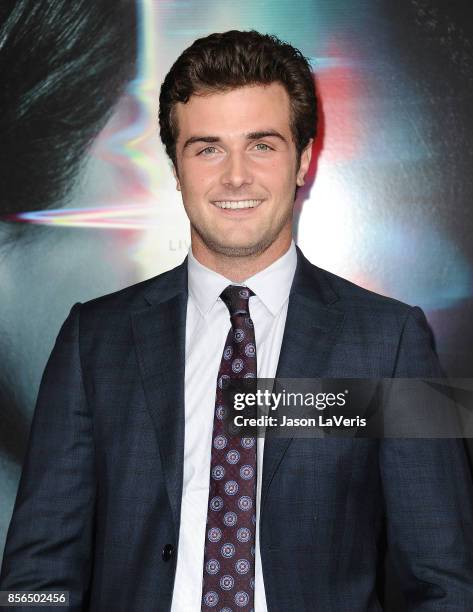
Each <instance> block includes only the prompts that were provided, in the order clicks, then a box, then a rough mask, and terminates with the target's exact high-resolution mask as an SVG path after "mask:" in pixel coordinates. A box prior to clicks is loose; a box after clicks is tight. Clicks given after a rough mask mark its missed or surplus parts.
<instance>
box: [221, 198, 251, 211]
mask: <svg viewBox="0 0 473 612" xmlns="http://www.w3.org/2000/svg"><path fill="white" fill-rule="evenodd" d="M262 201H263V200H215V201H214V202H212V204H213V205H214V206H216V207H217V208H230V209H231V210H240V209H241V208H256V207H257V206H259V205H260V204H261V202H262Z"/></svg>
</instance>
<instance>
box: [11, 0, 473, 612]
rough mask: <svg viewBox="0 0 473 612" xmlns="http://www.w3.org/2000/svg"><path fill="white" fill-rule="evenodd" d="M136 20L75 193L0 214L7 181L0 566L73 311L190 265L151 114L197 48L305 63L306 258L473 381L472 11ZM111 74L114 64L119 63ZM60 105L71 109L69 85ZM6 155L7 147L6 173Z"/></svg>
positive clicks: (393, 9)
mask: <svg viewBox="0 0 473 612" xmlns="http://www.w3.org/2000/svg"><path fill="white" fill-rule="evenodd" d="M22 1H23V0H22ZM25 1H26V0H25ZM10 4H11V3H10ZM13 4H14V3H13ZM19 4H21V2H20V3H19ZM26 4H27V2H26ZM112 4H113V3H110V2H108V1H106V0H96V2H95V4H94V9H93V10H94V11H98V12H100V11H102V12H103V14H104V15H106V13H107V11H110V10H112V11H119V10H122V9H121V8H118V7H119V6H122V4H123V3H115V8H113V6H112ZM130 6H131V7H132V9H133V10H134V11H135V15H136V23H135V22H134V21H133V20H130V21H129V26H128V27H129V36H130V40H132V41H133V45H132V49H133V53H135V54H136V58H135V59H136V70H135V72H134V76H133V75H132V76H131V78H130V79H127V83H126V84H125V89H124V93H123V94H122V95H121V94H120V95H119V96H118V98H117V100H114V101H113V104H115V103H116V105H114V106H113V113H112V115H111V116H110V118H109V119H108V120H107V122H106V124H105V125H104V127H103V128H101V129H100V130H99V131H98V133H97V134H96V135H95V136H96V138H95V139H92V140H93V142H92V144H91V148H90V150H89V151H88V153H87V155H86V157H85V158H84V160H83V163H82V164H80V165H77V167H74V173H73V174H74V176H73V177H71V178H70V186H69V188H68V190H67V193H65V194H64V196H63V197H61V198H58V197H55V198H53V199H51V200H49V201H45V199H44V198H43V197H41V194H38V198H37V200H35V198H34V191H35V185H34V184H32V185H31V189H30V191H32V192H33V196H31V194H30V197H29V199H28V205H26V204H25V202H24V201H23V199H22V197H20V196H19V197H18V198H16V199H15V201H14V204H13V205H12V204H11V202H10V203H9V205H8V206H6V205H5V202H4V200H3V199H2V193H1V187H2V184H3V181H5V180H6V178H5V177H4V176H3V175H2V177H1V180H2V183H1V184H0V216H1V220H0V363H1V366H0V551H2V550H3V544H4V538H5V534H6V529H7V526H8V522H9V520H10V516H11V510H12V507H13V502H14V497H15V494H16V488H17V484H18V479H19V475H20V469H21V462H22V458H23V456H24V452H25V447H26V442H27V436H28V429H29V424H30V421H31V416H32V412H33V409H34V401H35V397H36V393H37V390H38V386H39V382H40V378H41V374H42V371H43V368H44V366H45V363H46V360H47V357H48V355H49V352H50V350H51V348H52V345H53V343H54V340H55V337H56V335H57V333H58V330H59V327H60V325H61V323H62V321H63V320H64V318H65V317H66V316H67V314H68V312H69V309H70V307H71V306H72V305H73V303H75V302H76V301H85V300H88V299H91V298H93V297H96V296H99V295H102V294H105V293H109V292H111V291H114V290H117V289H120V288H122V287H125V286H127V285H129V284H132V283H135V282H138V281H140V280H143V279H146V278H149V277H151V276H154V275H156V274H159V273H160V272H162V271H164V270H167V269H169V268H171V267H173V266H175V265H177V264H179V263H180V262H181V261H182V260H183V258H184V257H185V255H186V253H187V250H188V248H189V231H188V227H187V219H186V217H185V214H184V211H183V207H182V204H181V201H180V195H179V193H178V192H177V191H176V190H175V187H174V181H173V179H172V174H171V170H170V164H169V161H168V159H167V158H166V156H165V154H164V150H163V149H162V146H161V143H160V140H159V133H158V124H157V112H158V94H159V86H160V83H161V81H162V79H163V77H164V75H165V74H166V72H167V71H168V69H169V68H170V66H171V64H172V63H173V61H174V60H175V59H176V57H177V56H178V54H179V53H180V52H181V51H182V50H183V49H184V48H185V47H187V46H188V45H189V44H190V43H191V42H192V41H193V40H194V39H195V38H198V37H201V36H204V35H207V34H209V33H211V32H214V31H225V30H229V29H256V30H259V31H261V32H267V33H272V34H275V35H277V36H278V37H279V38H281V39H283V40H287V41H289V42H290V43H292V44H293V45H295V46H296V47H298V48H299V49H300V50H301V51H302V52H303V53H304V55H306V56H307V57H308V58H310V61H311V64H312V66H313V69H314V78H315V81H316V84H317V87H318V90H319V98H320V109H321V116H322V120H321V129H320V135H319V138H318V140H317V142H316V144H315V147H316V149H317V152H318V155H317V156H316V157H317V161H316V163H314V164H313V165H312V168H311V180H310V181H309V182H308V184H307V185H306V187H305V188H304V189H303V190H301V191H300V193H299V195H298V200H297V202H296V215H297V223H296V226H295V237H296V241H297V243H298V244H299V246H300V247H301V248H302V250H303V251H304V253H305V255H306V256H307V257H308V258H309V259H310V260H311V261H312V262H313V263H315V264H316V265H318V266H320V267H322V268H326V269H328V270H330V271H332V272H334V273H336V274H339V275H341V276H343V277H345V278H347V279H349V280H351V281H353V282H355V283H358V284H360V285H362V286H364V287H366V288H368V289H372V290H374V291H376V292H379V293H382V294H384V295H388V296H391V297H395V298H397V299H399V300H402V301H405V302H408V303H409V304H412V305H419V306H421V307H422V308H423V309H424V310H425V312H426V314H427V316H428V319H429V322H430V324H431V326H432V329H433V331H434V334H435V338H436V342H437V350H438V352H439V355H440V358H441V361H442V364H443V366H444V368H445V370H446V371H447V373H449V374H451V375H452V376H456V377H469V376H471V370H472V369H473V363H472V356H473V322H472V312H473V309H472V292H473V239H472V232H473V209H472V206H471V201H472V199H473V173H472V158H473V117H472V114H471V108H472V102H473V99H472V92H473V20H472V19H471V6H470V4H469V2H467V0H452V1H451V2H449V3H446V2H442V1H441V0H400V1H399V2H396V3H393V2H391V1H390V0H382V1H379V0H356V2H355V1H353V0H352V1H350V0H300V1H299V2H292V1H289V0H260V1H258V2H254V1H250V0H239V1H238V2H234V1H233V0H219V1H216V0H137V2H136V5H135V3H134V2H133V0H127V9H125V10H130ZM91 10H92V9H91ZM4 11H5V15H6V14H7V12H8V11H7V10H6V9H2V12H4ZM4 18H5V16H4ZM0 27H1V24H0ZM97 35H99V34H97ZM104 35H105V33H104ZM1 44H2V43H0V66H1V65H2V61H3V62H4V61H5V57H4V55H5V53H4V49H3V48H2V46H1ZM27 46H28V40H27V39H25V41H24V48H25V52H26V49H27ZM16 53H17V54H18V57H19V58H20V57H21V54H22V48H21V46H18V45H17V47H16ZM2 54H3V57H2ZM101 57H102V60H103V59H105V60H106V61H109V63H110V66H112V67H113V65H114V62H117V56H115V55H114V54H113V53H111V54H109V56H106V55H105V56H104V55H103V54H102V56H101ZM9 61H10V62H11V58H9ZM93 62H94V57H93V56H91V57H88V58H87V64H88V65H89V67H90V65H93ZM3 74H4V73H3V70H2V75H3ZM26 77H27V75H26V74H25V77H24V78H26ZM16 78H18V75H17V76H16ZM20 78H21V75H20ZM6 85H7V88H8V83H7V84H6ZM105 85H106V84H104V87H105ZM62 87H63V88H65V90H66V92H67V87H68V77H67V75H66V77H65V78H64V80H63V84H62ZM2 100H3V103H4V104H7V103H11V100H10V101H9V100H8V98H2ZM94 100H95V98H94V96H93V95H92V96H91V97H90V99H89V100H87V104H88V105H92V106H93V104H94ZM58 103H60V100H59V101H58ZM0 110H2V113H3V111H4V110H5V109H0ZM33 145H34V143H29V144H28V141H27V140H26V141H25V140H24V141H23V142H22V147H23V149H24V148H25V147H26V148H28V146H31V147H33ZM0 147H2V145H1V144H0ZM9 155H13V153H11V152H10V153H9V151H6V150H5V149H4V147H3V148H2V156H1V158H0V162H1V163H0V166H3V168H5V163H6V162H7V161H8V163H10V164H11V163H12V160H11V159H9ZM32 160H34V158H33V157H32ZM31 163H32V164H33V163H34V161H32V162H31ZM52 166H54V164H52ZM30 169H31V166H24V165H23V166H21V167H20V169H19V170H18V172H17V178H16V179H15V180H18V181H22V182H23V183H24V184H26V183H28V181H29V180H31V173H30ZM50 170H51V172H52V173H54V167H50ZM0 172H3V173H4V172H5V171H4V170H3V169H1V168H0ZM68 180H69V179H68ZM19 193H21V190H20V191H19ZM393 609H394V608H393Z"/></svg>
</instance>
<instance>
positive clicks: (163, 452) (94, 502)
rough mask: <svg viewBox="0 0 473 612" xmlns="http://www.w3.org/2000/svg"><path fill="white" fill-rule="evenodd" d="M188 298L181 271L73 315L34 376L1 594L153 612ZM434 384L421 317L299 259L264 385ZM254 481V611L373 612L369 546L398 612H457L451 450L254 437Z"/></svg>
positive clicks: (167, 589)
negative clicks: (257, 515) (257, 486)
mask: <svg viewBox="0 0 473 612" xmlns="http://www.w3.org/2000/svg"><path fill="white" fill-rule="evenodd" d="M186 304H187V266H186V261H185V262H184V263H183V264H181V265H180V266H178V267H177V268H175V269H173V270H171V271H169V272H166V273H164V274H161V275H159V276H157V277H155V278H152V279H150V280H147V281H145V282H142V283H139V284H137V285H134V286H132V287H128V288H126V289H124V290H122V291H119V292H117V293H114V294H111V295H107V296H104V297H101V298H98V299H96V300H93V301H90V302H87V303H84V304H76V305H74V307H73V308H72V310H71V312H70V314H69V316H68V318H67V319H66V321H65V323H64V324H63V326H62V328H61V331H60V333H59V336H58V338H57V341H56V344H55V347H54V349H53V352H52V354H51V357H50V359H49V362H48V364H47V367H46V370H45V373H44V376H43V379H42V383H41V388H40V392H39V396H38V402H37V406H36V411H35V414H34V419H33V424H32V429H31V434H30V441H29V448H28V453H27V456H26V460H25V463H24V468H23V472H22V477H21V481H20V486H19V490H18V495H17V499H16V503H15V508H14V513H13V518H12V521H11V524H10V528H9V532H8V537H7V543H6V548H5V555H4V560H3V566H2V572H1V575H0V588H1V589H4V590H6V589H30V590H41V589H65V590H69V591H70V594H71V607H70V609H71V610H90V611H94V612H98V611H100V612H110V611H112V610H113V611H114V612H120V611H123V612H153V611H156V612H164V611H166V610H169V608H170V604H171V597H172V592H173V581H174V574H175V567H176V558H177V555H178V554H179V551H178V550H177V545H178V537H179V518H180V504H181V491H182V474H183V448H184V354H185V323H186ZM440 374H441V373H440V370H439V366H438V361H437V358H436V355H435V352H434V351H433V348H432V345H431V339H430V334H429V329H428V327H427V324H426V321H425V317H424V315H423V313H422V311H421V310H420V309H419V308H416V307H414V308H411V307H409V306H406V305H405V304H402V303H400V302H397V301H395V300H391V299H388V298H385V297H381V296H379V295H376V294H374V293H371V292H368V291H366V290H364V289H362V288H360V287H357V286H356V285H353V284H352V283H350V282H348V281H346V280H343V279H341V278H339V277H337V276H335V275H333V274H330V273H328V272H325V271H323V270H321V269H319V268H317V267H315V266H313V265H312V264H311V263H310V262H308V261H307V259H305V258H304V256H303V255H302V253H301V252H300V250H299V249H298V264H297V270H296V273H295V277H294V282H293V285H292V289H291V294H290V298H289V307H288V314H287V321H286V327H285V331H284V337H283V343H282V349H281V355H280V360H279V365H278V370H277V376H278V377H281V378H298V377H303V378H320V377H327V378H337V377H353V378H363V377H367V378H377V377H417V376H421V377H435V376H439V375H440ZM262 478H263V484H262V495H261V522H260V546H261V558H262V567H263V574H264V583H265V588H266V597H267V602H268V608H269V611H270V612H292V611H294V612H304V611H310V612H311V611H320V612H330V611H336V612H345V611H346V612H366V611H370V612H371V611H374V610H380V609H381V606H380V603H379V601H378V599H377V595H376V589H375V583H376V574H377V570H378V568H379V566H380V560H381V557H382V555H383V545H382V542H383V540H384V539H386V540H387V544H388V547H389V550H390V551H391V556H392V559H393V561H394V565H395V569H396V571H397V573H398V575H399V578H400V580H401V584H402V587H403V590H404V592H405V595H406V597H407V599H408V601H409V605H410V609H411V610H416V611H417V610H418V611H420V610H422V611H431V610H432V611H433V610H442V611H446V610H448V611H460V610H461V611H462V612H464V611H466V610H473V498H472V489H471V479H470V473H469V469H468V467H467V460H466V456H465V451H464V447H463V443H462V441H461V440H454V439H437V440H428V439H423V440H413V439H410V440H409V439H405V440H396V439H389V440H374V439H360V438H355V439H353V438H350V439H348V438H338V439H333V438H319V439H307V438H302V439H301V438H293V439H290V438H286V439H281V438H279V439H278V438H269V439H268V440H267V441H266V444H265V449H264V461H263V474H262ZM26 609H27V608H25V610H26ZM51 609H53V608H51ZM54 609H56V608H54ZM185 612H193V611H185Z"/></svg>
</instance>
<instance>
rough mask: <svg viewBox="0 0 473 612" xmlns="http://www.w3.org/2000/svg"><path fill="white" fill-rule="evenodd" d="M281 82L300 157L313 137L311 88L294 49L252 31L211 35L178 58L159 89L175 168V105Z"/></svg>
mask: <svg viewBox="0 0 473 612" xmlns="http://www.w3.org/2000/svg"><path fill="white" fill-rule="evenodd" d="M274 82H279V83H281V84H282V85H283V86H284V88H285V89H286V91H287V93H288V95H289V99H290V104H291V115H292V118H291V130H292V135H293V139H294V143H295V145H296V149H297V152H298V155H300V154H301V152H302V150H303V149H304V148H305V147H306V146H307V144H308V143H309V140H310V139H311V138H313V137H314V136H315V134H316V131H317V102H316V92H315V84H314V80H313V77H312V72H311V68H310V64H309V62H308V60H307V59H306V58H305V57H304V56H303V55H302V53H301V52H300V51H299V50H298V49H296V48H295V47H293V46H292V45H290V44H288V43H285V42H282V41H280V40H279V39H278V38H276V36H273V35H270V34H260V33H259V32H256V31H255V30H251V31H248V32H242V31H239V30H230V31H229V32H223V33H215V34H210V35H209V36H206V37H205V38H199V39H198V40H196V41H195V42H194V43H193V44H192V45H191V46H190V47H188V48H187V49H186V50H185V51H183V53H182V54H181V55H180V56H179V57H178V58H177V60H176V61H175V63H174V64H173V66H172V67H171V69H170V70H169V72H168V74H167V75H166V78H165V79H164V82H163V84H162V86H161V93H160V96H159V125H160V130H161V140H162V141H163V144H164V146H165V148H166V152H167V154H168V155H169V157H170V158H171V160H172V162H173V164H174V165H175V166H176V140H177V137H178V126H177V124H176V121H175V118H174V112H173V111H174V108H175V105H176V103H177V102H182V103H184V104H185V103H186V102H188V100H189V98H190V97H191V96H192V95H193V94H196V93H203V92H206V93H207V92H220V91H228V90H231V89H236V88H238V87H244V86H245V85H256V84H264V85H269V84H270V83H274Z"/></svg>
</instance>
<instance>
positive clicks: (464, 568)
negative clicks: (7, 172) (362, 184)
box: [380, 307, 473, 612]
mask: <svg viewBox="0 0 473 612" xmlns="http://www.w3.org/2000/svg"><path fill="white" fill-rule="evenodd" d="M441 375H442V373H441V369H440V366H439V363H438V359H437V356H436V354H435V351H434V349H433V346H432V341H431V336H430V330H429V328H428V325H427V321H426V319H425V316H424V313H423V312H422V310H421V309H420V308H418V307H415V308H413V309H411V310H410V311H409V313H408V315H407V317H406V320H405V324H404V327H403V331H402V335H401V338H400V342H399V347H398V353H397V357H396V363H395V368H394V372H393V377H422V378H438V377H439V376H441ZM380 471H381V478H382V484H383V491H384V498H385V508H386V521H387V535H388V548H389V551H390V556H391V559H392V562H393V565H394V568H395V570H396V572H397V574H398V577H399V578H400V582H401V587H402V588H403V591H404V594H405V596H406V599H407V601H408V605H409V607H408V609H409V610H411V611H414V610H415V611H416V612H417V611H422V612H424V611H425V612H427V611H434V610H435V611H440V610H449V612H454V611H458V612H460V611H462V612H465V611H466V610H473V494H472V478H471V472H470V469H469V466H468V461H467V456H466V451H465V446H464V440H462V439H447V438H441V439H386V440H383V441H382V442H381V443H380Z"/></svg>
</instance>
